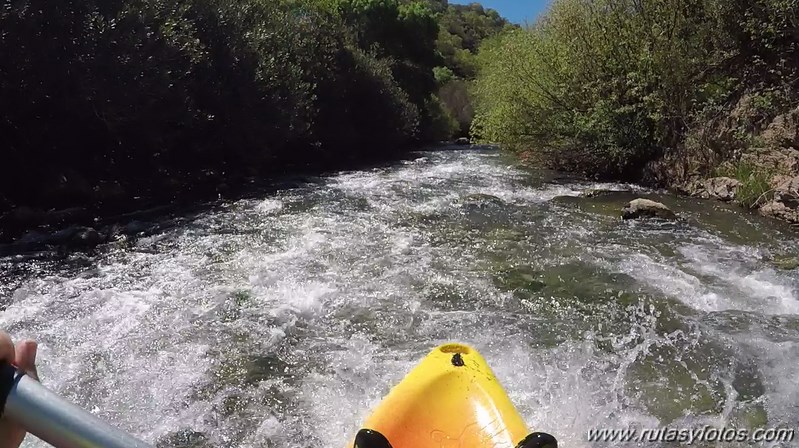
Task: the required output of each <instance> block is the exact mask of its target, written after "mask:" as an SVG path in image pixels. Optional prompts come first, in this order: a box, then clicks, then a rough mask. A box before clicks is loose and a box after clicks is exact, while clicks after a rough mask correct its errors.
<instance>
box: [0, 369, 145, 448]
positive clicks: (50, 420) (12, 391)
mask: <svg viewBox="0 0 799 448" xmlns="http://www.w3.org/2000/svg"><path fill="white" fill-rule="evenodd" d="M3 394H7V395H6V396H5V397H3V396H2V395H3ZM3 398H5V407H4V409H3V417H7V418H8V419H10V420H13V421H15V422H16V423H18V424H20V425H21V426H22V427H23V428H25V430H26V431H28V432H29V433H31V434H33V435H35V436H36V437H38V438H40V439H42V440H44V441H45V442H47V443H49V444H50V445H53V446H54V447H56V448H152V446H151V445H148V444H146V443H144V442H142V441H141V440H138V439H136V438H134V437H132V436H130V435H128V434H126V433H124V432H122V431H120V430H119V429H116V428H114V427H112V426H110V425H109V424H108V423H105V422H103V421H102V420H100V419H98V418H97V417H95V416H94V415H92V414H90V413H88V412H86V411H84V410H83V409H81V408H79V407H77V406H75V405H74V404H72V403H70V402H68V401H66V400H64V399H63V398H61V397H60V396H58V395H56V394H55V393H53V392H51V391H50V390H48V389H46V388H45V387H44V386H42V385H41V384H39V382H38V381H35V380H33V379H31V378H30V377H28V376H27V375H24V374H21V373H19V372H18V371H17V370H16V369H15V368H14V367H12V366H11V365H9V364H3V365H2V366H0V403H2V400H3Z"/></svg>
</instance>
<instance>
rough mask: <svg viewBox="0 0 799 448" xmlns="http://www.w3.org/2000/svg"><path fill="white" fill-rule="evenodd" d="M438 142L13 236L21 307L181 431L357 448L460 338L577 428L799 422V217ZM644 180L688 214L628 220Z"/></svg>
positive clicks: (75, 357) (70, 353)
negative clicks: (130, 233) (671, 219)
mask: <svg viewBox="0 0 799 448" xmlns="http://www.w3.org/2000/svg"><path fill="white" fill-rule="evenodd" d="M417 157H418V158H416V159H415V160H409V161H406V162H402V163H398V164H396V165H395V166H392V167H386V168H379V169H374V170H368V171H356V172H346V173H340V174H336V175H332V176H327V177H322V178H314V179H308V180H307V181H306V182H303V183H301V184H299V185H297V186H295V187H294V188H286V189H283V190H279V191H278V192H276V193H274V194H271V195H269V196H268V197H262V198H258V199H247V200H240V201H236V202H229V203H225V204H222V205H221V206H220V207H216V208H214V209H213V210H211V211H207V212H204V213H200V214H199V215H196V216H192V217H191V218H187V219H184V220H182V221H181V223H180V224H179V225H176V226H172V227H169V228H168V229H167V230H164V231H163V232H161V233H158V234H154V235H149V236H146V237H142V238H140V239H138V240H137V241H135V242H134V243H133V244H132V245H131V247H129V248H124V249H122V248H119V249H107V250H105V251H102V252H101V253H100V254H99V255H96V256H93V257H87V256H85V255H77V254H76V255H72V256H70V258H69V259H68V260H67V261H53V260H52V259H51V258H48V257H47V256H44V255H42V256H36V257H11V258H6V259H2V260H0V269H1V270H0V273H1V274H0V276H2V277H0V278H2V284H3V286H2V287H0V303H4V304H5V307H4V308H5V310H4V311H2V312H1V313H0V327H2V328H5V329H7V330H8V331H9V332H11V333H12V334H14V335H15V336H16V337H23V336H33V337H35V338H37V339H38V340H39V341H41V344H42V345H41V364H42V367H41V373H42V376H43V378H44V381H45V383H46V384H47V385H48V386H50V387H52V388H54V389H56V390H57V391H59V392H60V393H62V394H65V395H66V396H68V397H69V398H71V399H73V400H75V401H76V402H77V403H79V404H80V405H82V406H84V407H86V408H88V409H91V410H93V411H95V412H96V413H97V414H99V415H100V416H102V417H103V418H107V419H109V420H111V421H113V422H114V423H116V424H118V425H120V426H122V427H123V428H125V429H126V430H129V431H131V432H133V433H135V434H137V435H139V436H141V437H143V438H144V439H146V440H148V441H151V442H153V443H154V444H157V445H158V446H159V447H188V446H192V447H281V448H282V447H285V448H289V447H291V448H293V447H327V448H340V447H343V446H344V445H345V443H346V441H347V440H349V438H350V437H351V436H352V435H353V434H354V432H355V431H356V430H357V429H358V425H359V423H360V422H361V421H362V420H363V419H364V418H365V417H366V415H367V414H368V411H369V409H370V408H371V407H372V406H374V405H375V404H376V403H377V402H378V401H379V400H380V398H381V397H382V396H383V395H384V394H385V393H387V392H388V390H389V387H390V386H391V384H392V383H394V382H396V381H398V380H399V379H400V378H402V376H403V375H404V374H405V373H406V372H407V371H408V370H409V369H410V368H411V367H412V366H413V365H414V363H415V362H417V361H418V360H419V359H420V358H421V357H422V356H424V355H425V354H426V353H427V352H428V351H429V350H430V349H432V348H433V347H434V346H435V345H437V344H439V343H443V342H445V341H452V340H455V341H462V342H466V343H470V344H473V345H474V346H476V347H477V348H478V349H479V350H480V351H481V352H482V353H483V355H484V356H485V357H486V358H487V359H488V361H489V362H490V363H491V365H492V366H493V368H494V370H495V372H496V373H497V375H498V377H499V378H500V380H501V381H502V382H503V384H504V385H505V387H506V389H507V390H508V392H509V394H510V395H511V398H512V399H513V400H514V402H515V403H517V405H518V407H519V409H520V411H521V412H522V414H523V415H524V417H525V418H526V419H527V421H529V423H530V425H531V426H532V427H533V428H535V429H537V430H542V431H546V432H549V433H552V434H554V435H556V436H557V437H558V438H559V440H560V441H561V444H562V446H565V447H581V446H589V444H588V443H587V441H586V437H587V433H588V430H589V429H590V428H619V427H620V428H627V427H642V428H646V427H658V426H663V425H671V426H679V427H701V426H704V425H708V424H709V425H714V426H729V427H736V428H745V427H751V428H758V427H763V426H776V425H784V426H790V427H796V426H797V416H799V406H797V404H799V369H797V368H796V365H797V362H798V361H799V272H797V271H784V270H780V269H778V268H776V267H775V265H774V263H773V261H772V260H774V259H781V258H786V257H788V258H789V257H792V256H797V255H799V247H797V245H796V235H795V234H793V233H791V231H790V229H786V228H785V227H782V226H781V225H779V224H775V223H772V222H769V221H767V220H764V219H761V218H759V217H756V216H752V215H750V214H747V213H745V212H742V211H740V210H738V209H735V208H733V207H726V206H724V205H721V204H718V203H714V202H701V201H694V200H683V199H675V198H670V197H668V196H659V195H657V194H650V192H646V191H643V190H640V189H637V192H636V193H617V194H611V195H604V196H599V197H595V198H591V199H584V198H578V197H576V196H577V195H578V194H579V193H580V192H582V191H585V190H588V189H593V188H605V189H611V190H629V189H631V188H632V189H635V188H634V187H632V186H622V185H612V184H592V183H588V182H580V181H568V180H559V181H557V180H555V177H554V176H553V175H551V174H547V173H542V172H535V171H529V170H525V169H522V168H520V167H518V166H517V165H516V163H515V161H514V160H513V159H511V158H508V157H507V156H504V155H501V154H500V153H498V152H495V151H491V150H474V151H457V152H420V153H418V154H417ZM487 195H490V196H487ZM640 195H645V196H647V197H652V198H655V199H659V200H663V201H665V202H666V203H667V204H669V205H670V206H672V207H673V208H674V209H675V211H677V212H678V213H680V214H681V215H682V216H683V217H684V218H685V219H684V220H683V221H682V222H678V223H664V222H654V221H649V222H646V221H641V222H622V221H620V220H619V218H618V216H619V209H620V208H621V206H622V205H623V203H624V202H625V201H627V200H629V199H631V198H634V197H636V196H640ZM26 446H29V447H33V446H42V445H41V444H39V443H36V442H34V441H29V442H28V443H27V445H26ZM628 446H629V445H628ZM645 446H653V444H647V445H645ZM664 446H669V445H664ZM708 446H715V445H713V444H709V445H708ZM724 446H734V445H724ZM775 446H781V445H775ZM785 446H790V445H789V444H785Z"/></svg>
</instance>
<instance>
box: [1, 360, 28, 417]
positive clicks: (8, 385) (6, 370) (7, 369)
mask: <svg viewBox="0 0 799 448" xmlns="http://www.w3.org/2000/svg"><path fill="white" fill-rule="evenodd" d="M24 375H25V374H24V373H23V372H20V371H18V370H17V369H16V368H14V366H12V365H11V364H8V363H5V362H4V363H2V364H0V417H2V416H3V414H4V413H5V410H6V400H8V395H9V394H10V393H11V389H13V388H14V386H15V385H16V384H17V382H18V381H19V380H20V378H22V377H23V376H24Z"/></svg>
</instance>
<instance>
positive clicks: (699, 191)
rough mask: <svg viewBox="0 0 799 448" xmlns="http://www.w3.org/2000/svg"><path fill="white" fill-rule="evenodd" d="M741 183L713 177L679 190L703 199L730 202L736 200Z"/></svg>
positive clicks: (730, 179) (735, 180)
mask: <svg viewBox="0 0 799 448" xmlns="http://www.w3.org/2000/svg"><path fill="white" fill-rule="evenodd" d="M740 187H741V182H740V181H739V180H738V179H733V178H731V177H712V178H710V179H703V180H697V181H694V182H691V183H689V184H687V185H685V186H684V187H682V188H680V189H678V190H679V191H680V192H681V193H685V194H687V195H689V196H693V197H697V198H702V199H718V200H720V201H724V202H730V201H732V200H734V199H735V195H736V194H737V192H738V188H740Z"/></svg>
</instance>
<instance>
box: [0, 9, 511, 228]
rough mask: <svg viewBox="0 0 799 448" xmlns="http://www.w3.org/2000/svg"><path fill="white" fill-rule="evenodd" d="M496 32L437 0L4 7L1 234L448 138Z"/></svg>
mask: <svg viewBox="0 0 799 448" xmlns="http://www.w3.org/2000/svg"><path fill="white" fill-rule="evenodd" d="M506 26H509V25H508V24H507V22H506V21H505V20H504V19H502V18H501V17H500V16H499V15H498V14H497V13H496V11H492V10H484V9H483V8H482V7H481V6H480V5H478V4H474V5H469V6H457V5H448V4H447V2H446V0H443V1H442V0H435V1H429V2H412V1H407V0H401V1H399V0H235V1H233V0H181V1H177V2H167V1H162V0H111V1H98V0H88V1H72V0H67V1H64V2H56V3H53V2H46V1H42V0H31V1H26V2H13V1H10V0H9V1H5V2H4V4H3V8H2V10H0V30H2V31H0V53H1V54H2V55H3V62H2V66H0V98H2V108H1V109H0V148H2V153H3V163H2V164H0V214H2V213H3V212H6V213H5V215H4V216H2V217H0V221H2V226H0V228H1V229H2V232H3V235H2V236H1V237H0V239H4V238H5V239H8V238H11V237H15V236H18V234H19V233H20V232H22V231H24V230H25V229H27V228H30V227H35V226H36V225H39V224H42V223H43V222H47V221H48V220H52V219H56V220H60V219H61V218H64V219H65V220H67V221H69V220H70V219H73V218H74V217H75V216H85V215H87V213H88V214H91V213H95V214H102V213H108V212H109V210H110V211H112V212H114V213H116V212H123V211H129V210H131V209H136V208H141V207H143V206H145V205H147V204H157V203H163V202H165V201H170V200H174V199H182V198H188V199H192V198H196V197H200V196H204V195H213V196H214V197H215V196H216V194H218V193H225V192H226V191H228V190H229V189H230V188H234V187H235V186H237V185H242V184H244V183H246V182H247V181H248V180H251V179H253V178H256V177H261V176H265V175H270V174H275V173H285V172H287V171H298V170H304V169H308V168H312V169H329V168H336V167H341V166H353V165H354V164H356V163H362V162H368V161H374V160H379V159H385V158H389V157H394V156H396V154H397V153H398V152H400V151H402V150H403V149H405V148H409V147H413V146H414V145H418V144H420V143H424V142H430V141H438V140H445V139H448V138H450V137H452V136H454V135H455V134H458V133H460V134H462V133H463V130H468V128H469V123H470V121H471V115H470V114H471V108H470V106H469V99H468V94H467V92H466V89H465V84H464V83H465V81H464V80H467V79H470V78H471V77H473V76H474V73H475V64H474V53H475V52H476V50H477V47H478V45H479V44H480V41H481V40H482V39H483V38H485V37H488V36H490V35H493V34H495V33H497V32H499V31H500V30H502V29H503V28H504V27H506ZM437 78H438V79H437ZM439 92H440V94H441V95H442V97H443V99H444V100H445V101H446V103H447V104H448V105H445V103H444V102H442V99H440V98H439V96H438V95H439ZM48 209H50V212H46V210H48ZM65 210H66V211H65Z"/></svg>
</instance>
